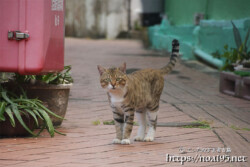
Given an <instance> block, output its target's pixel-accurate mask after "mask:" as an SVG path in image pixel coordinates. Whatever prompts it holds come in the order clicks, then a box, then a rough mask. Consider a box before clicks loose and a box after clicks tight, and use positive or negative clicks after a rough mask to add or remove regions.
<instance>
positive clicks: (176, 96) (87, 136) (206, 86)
mask: <svg viewBox="0 0 250 167" xmlns="http://www.w3.org/2000/svg"><path fill="white" fill-rule="evenodd" d="M65 42H66V43H65V44H66V45H65V46H66V49H65V55H66V57H65V64H66V65H68V64H71V65H72V67H73V69H72V74H73V77H74V81H75V83H74V86H73V87H72V90H71V93H70V100H69V105H68V112H67V114H66V119H67V120H64V122H63V124H62V126H61V127H60V128H59V129H58V130H59V131H61V132H64V133H66V134H67V136H60V135H56V136H55V137H54V138H50V137H49V135H48V134H47V133H46V132H44V133H42V136H41V137H39V138H16V139H11V138H9V139H0V166H13V167H24V166H25V167H27V166H28V167H29V166H36V167H50V166H53V167H57V166H60V167H64V166H65V167H66V166H67V167H78V166H79V167H82V166H84V167H85V166H86V167H96V166H102V167H106V166H107V167H117V166H119V167H123V166H124V167H125V166H126V167H127V166H130V167H140V166H148V167H151V166H159V167H161V166H171V167H174V166H183V165H181V164H180V163H174V162H171V163H167V162H166V161H165V158H166V157H165V156H166V153H169V154H173V155H189V156H195V154H196V153H195V152H193V153H186V154H180V151H179V149H180V147H185V148H191V149H195V148H197V147H203V148H206V147H215V148H216V147H224V146H225V145H226V146H230V147H232V150H233V152H232V154H235V155H246V156H249V155H250V154H249V150H250V149H249V132H248V131H243V130H234V129H232V128H229V127H228V126H229V125H237V126H239V127H241V128H243V127H249V123H250V120H249V119H250V115H249V114H250V112H248V111H250V110H249V109H250V104H249V101H246V100H242V99H237V98H234V97H231V96H226V95H224V94H221V93H220V92H219V79H218V78H216V77H211V76H210V75H208V74H206V73H203V72H200V71H199V70H196V69H193V68H189V67H187V66H186V65H185V63H184V64H183V63H181V64H178V65H177V66H176V68H175V71H174V72H173V73H172V74H170V75H168V76H167V77H166V78H165V88H164V91H163V94H162V96H161V104H160V113H159V118H158V119H159V122H162V123H169V122H193V121H197V120H207V121H211V122H212V127H213V130H209V129H199V128H182V127H157V132H156V138H155V141H154V142H149V143H148V142H147V143H145V142H134V141H132V144H131V145H114V144H111V142H112V139H113V138H114V137H115V128H114V126H112V125H103V124H102V123H103V121H106V120H112V112H111V109H110V108H109V106H108V100H107V95H106V93H105V92H104V91H103V90H102V88H101V87H100V84H99V76H98V75H99V74H98V71H97V67H96V66H97V65H98V64H101V65H103V66H105V67H109V66H117V65H120V64H121V63H122V62H127V68H128V69H129V68H136V69H142V68H159V67H162V66H164V65H165V64H166V63H167V62H168V60H169V57H164V56H161V57H154V56H143V55H150V54H152V55H155V54H154V52H153V51H149V50H145V49H143V48H142V47H141V44H140V43H139V42H138V41H133V40H115V41H110V40H82V39H72V38H67V39H66V41H65ZM97 120H99V121H100V123H101V124H100V125H93V121H97ZM136 121H137V120H136ZM227 125H228V126H227ZM137 129H138V126H135V127H134V129H133V132H132V137H134V136H135V135H136V130H137ZM215 154H216V153H207V154H206V155H211V156H212V155H215ZM204 155H205V154H204ZM230 165H231V164H230ZM230 165H229V164H223V163H195V164H194V163H185V167H186V166H199V167H201V166H214V167H223V166H227V167H228V166H230ZM244 165H245V166H246V165H248V164H243V163H239V164H236V163H233V164H232V166H244ZM248 166H249V165H248Z"/></svg>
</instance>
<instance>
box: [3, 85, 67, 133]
mask: <svg viewBox="0 0 250 167" xmlns="http://www.w3.org/2000/svg"><path fill="white" fill-rule="evenodd" d="M19 89H21V91H20V92H21V93H20V95H18V94H16V93H15V92H12V91H10V90H7V88H4V87H3V86H2V85H0V122H1V121H6V118H5V117H6V116H8V117H9V118H10V122H11V125H12V126H13V127H15V125H16V124H15V119H14V117H15V118H16V119H17V120H18V121H19V123H20V124H21V125H22V126H23V127H24V128H25V129H26V130H27V131H28V132H29V133H30V134H31V135H32V136H38V135H39V134H40V132H41V131H42V130H43V129H44V128H46V129H47V130H48V132H49V134H50V136H51V137H53V136H54V133H55V132H57V131H56V130H55V129H54V126H53V124H52V122H51V119H50V117H49V114H50V115H53V116H55V117H57V118H60V119H63V118H62V117H60V116H58V115H56V114H54V113H53V112H51V111H50V110H49V109H48V108H46V107H45V106H44V105H43V104H42V102H41V101H40V100H38V99H28V98H27V95H26V93H25V92H24V91H23V89H22V88H21V87H20V88H19ZM22 116H27V117H32V118H33V119H34V120H35V123H36V125H37V126H39V125H38V118H40V119H41V120H43V123H44V124H43V126H44V128H42V129H41V131H40V132H39V133H38V134H35V133H33V132H32V130H31V129H29V128H28V126H27V125H26V124H25V122H24V121H23V118H22ZM60 134H61V133H60Z"/></svg>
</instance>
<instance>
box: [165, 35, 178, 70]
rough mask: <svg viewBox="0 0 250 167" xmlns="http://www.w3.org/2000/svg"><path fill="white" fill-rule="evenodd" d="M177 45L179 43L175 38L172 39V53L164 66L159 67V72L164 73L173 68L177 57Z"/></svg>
mask: <svg viewBox="0 0 250 167" xmlns="http://www.w3.org/2000/svg"><path fill="white" fill-rule="evenodd" d="M179 45H180V44H179V41H178V40H177V39H174V40H173V41H172V54H171V57H170V61H169V63H168V64H167V65H166V66H164V67H163V68H161V73H162V74H163V75H166V74H168V73H170V72H171V71H172V70H173V68H174V66H175V64H176V62H177V60H178V58H179Z"/></svg>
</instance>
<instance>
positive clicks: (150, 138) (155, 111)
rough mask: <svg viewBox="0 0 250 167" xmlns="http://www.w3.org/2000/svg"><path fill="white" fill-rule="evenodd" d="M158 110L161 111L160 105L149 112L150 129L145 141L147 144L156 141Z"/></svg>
mask: <svg viewBox="0 0 250 167" xmlns="http://www.w3.org/2000/svg"><path fill="white" fill-rule="evenodd" d="M158 110H159V105H157V106H156V107H154V108H153V109H152V108H151V109H149V110H147V117H148V125H149V128H148V132H147V135H146V137H145V138H144V141H146V142H150V141H154V137H155V131H156V126H157V114H158Z"/></svg>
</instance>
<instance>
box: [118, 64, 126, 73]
mask: <svg viewBox="0 0 250 167" xmlns="http://www.w3.org/2000/svg"><path fill="white" fill-rule="evenodd" d="M119 70H121V71H122V72H123V73H125V74H126V63H125V62H124V63H123V64H122V65H121V66H120V67H119Z"/></svg>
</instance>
